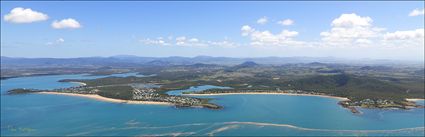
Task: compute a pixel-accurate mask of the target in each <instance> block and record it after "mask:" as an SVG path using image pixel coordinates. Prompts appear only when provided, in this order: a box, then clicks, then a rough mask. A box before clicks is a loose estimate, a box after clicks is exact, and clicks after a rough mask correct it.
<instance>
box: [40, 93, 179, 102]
mask: <svg viewBox="0 0 425 137" xmlns="http://www.w3.org/2000/svg"><path fill="white" fill-rule="evenodd" d="M38 94H53V95H65V96H76V97H84V98H90V99H95V100H99V101H106V102H113V103H125V104H153V105H173V104H172V103H168V102H155V101H135V100H123V99H114V98H107V97H102V96H99V95H95V94H76V93H60V92H38Z"/></svg>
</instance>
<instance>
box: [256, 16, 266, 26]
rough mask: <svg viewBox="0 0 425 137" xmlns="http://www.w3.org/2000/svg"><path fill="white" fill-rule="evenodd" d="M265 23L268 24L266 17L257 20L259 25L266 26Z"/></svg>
mask: <svg viewBox="0 0 425 137" xmlns="http://www.w3.org/2000/svg"><path fill="white" fill-rule="evenodd" d="M267 22H268V19H267V17H262V18H260V19H258V20H257V23H258V24H261V25H263V24H266V23H267Z"/></svg>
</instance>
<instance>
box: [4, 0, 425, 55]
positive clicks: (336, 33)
mask: <svg viewBox="0 0 425 137" xmlns="http://www.w3.org/2000/svg"><path fill="white" fill-rule="evenodd" d="M17 7H21V10H22V12H23V10H27V9H30V10H31V12H36V13H40V14H42V15H45V16H41V15H40V16H36V17H35V16H26V15H23V14H24V13H22V14H19V13H18V12H16V15H13V16H12V9H15V8H17ZM423 9H424V2H242V1H238V2H100V1H93V2H78V1H75V2H3V1H2V2H1V16H2V21H1V34H2V35H1V55H2V56H12V57H87V56H113V55H123V54H125V55H137V56H154V57H163V56H198V55H208V56H229V57H265V56H310V57H323V56H334V57H341V58H376V59H402V60H423V58H424V50H423V49H424V44H423V39H424V38H423V35H424V34H423V32H420V31H423V28H424V19H423V18H424V15H423ZM414 10H417V13H416V14H414V15H413V14H412V12H413V11H414ZM26 13H29V12H25V14H26ZM409 14H410V16H409ZM6 16H8V17H6ZM43 17H44V18H43ZM6 18H7V19H6ZM261 18H265V19H266V20H267V21H266V22H263V23H259V22H257V21H259V19H261ZM66 19H72V20H73V21H75V22H77V23H78V24H76V23H75V22H71V23H70V22H67V21H64V20H66ZM22 20H23V22H22ZM283 20H291V21H292V22H293V23H289V24H287V25H282V24H279V23H278V22H279V21H283ZM19 21H21V22H19ZM55 21H56V23H57V24H59V26H56V27H54V26H53V25H52V24H53V22H55ZM244 27H245V29H243V28H244ZM354 34H355V35H354Z"/></svg>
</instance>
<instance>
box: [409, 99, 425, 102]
mask: <svg viewBox="0 0 425 137" xmlns="http://www.w3.org/2000/svg"><path fill="white" fill-rule="evenodd" d="M406 100H407V101H413V102H415V101H423V100H425V99H421V98H406Z"/></svg>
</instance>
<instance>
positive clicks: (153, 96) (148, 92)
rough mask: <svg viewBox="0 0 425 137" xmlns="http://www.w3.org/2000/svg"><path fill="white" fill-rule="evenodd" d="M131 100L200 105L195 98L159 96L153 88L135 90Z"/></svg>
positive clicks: (198, 100)
mask: <svg viewBox="0 0 425 137" xmlns="http://www.w3.org/2000/svg"><path fill="white" fill-rule="evenodd" d="M133 99H134V100H143V101H157V102H170V103H174V104H176V105H181V106H193V105H200V104H201V103H202V102H201V100H200V99H197V98H191V97H185V96H173V95H160V94H158V93H157V92H156V91H155V89H153V88H135V89H134V91H133Z"/></svg>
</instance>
